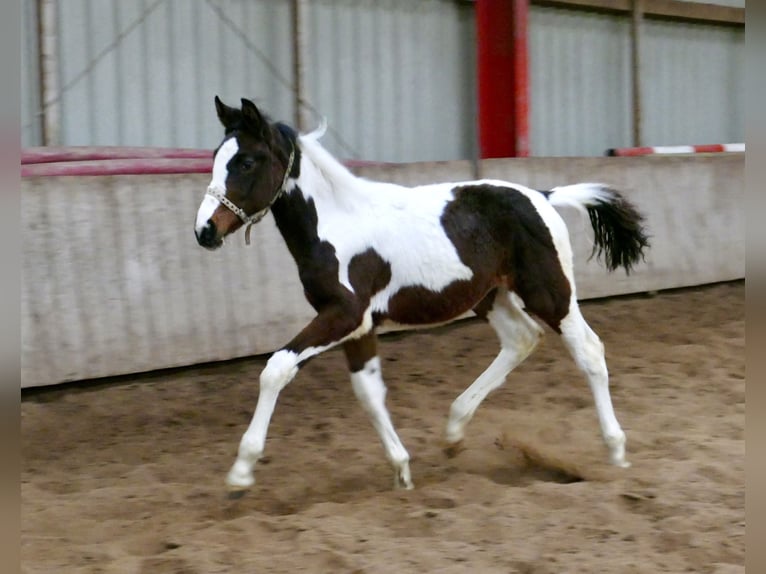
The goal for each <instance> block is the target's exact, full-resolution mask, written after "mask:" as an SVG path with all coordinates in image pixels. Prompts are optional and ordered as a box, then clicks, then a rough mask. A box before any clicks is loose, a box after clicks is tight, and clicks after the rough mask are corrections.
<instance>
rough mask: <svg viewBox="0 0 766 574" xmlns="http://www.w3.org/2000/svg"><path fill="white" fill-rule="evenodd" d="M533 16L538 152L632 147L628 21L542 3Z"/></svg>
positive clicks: (533, 120)
mask: <svg viewBox="0 0 766 574" xmlns="http://www.w3.org/2000/svg"><path fill="white" fill-rule="evenodd" d="M529 17H530V22H529V54H530V67H529V70H530V71H529V75H530V83H531V91H530V102H531V103H530V111H531V116H530V138H529V139H530V148H531V153H532V155H543V156H545V155H548V156H567V155H602V154H603V153H604V151H605V150H606V149H607V148H610V147H620V146H624V145H629V144H630V133H631V132H630V129H631V120H630V118H631V94H630V29H629V21H628V20H627V19H626V18H624V17H619V16H610V15H604V14H596V13H590V12H581V11H574V10H562V9H554V8H543V7H540V6H533V7H532V8H531V9H530V15H529Z"/></svg>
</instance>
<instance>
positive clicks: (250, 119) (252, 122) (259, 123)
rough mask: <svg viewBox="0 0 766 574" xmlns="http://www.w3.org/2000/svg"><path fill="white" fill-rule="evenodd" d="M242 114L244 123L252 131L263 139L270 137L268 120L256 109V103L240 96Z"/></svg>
mask: <svg viewBox="0 0 766 574" xmlns="http://www.w3.org/2000/svg"><path fill="white" fill-rule="evenodd" d="M242 115H243V116H244V118H245V123H246V124H247V126H248V127H249V128H250V129H251V130H252V131H254V132H255V133H257V134H260V135H261V137H262V138H263V139H264V140H268V139H269V138H270V136H271V128H270V127H269V122H268V121H266V119H265V118H264V117H263V115H262V114H261V112H260V111H258V108H257V107H256V105H255V104H254V103H253V102H252V101H250V100H248V99H247V98H242Z"/></svg>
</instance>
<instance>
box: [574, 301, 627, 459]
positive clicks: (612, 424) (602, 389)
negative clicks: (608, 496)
mask: <svg viewBox="0 0 766 574" xmlns="http://www.w3.org/2000/svg"><path fill="white" fill-rule="evenodd" d="M561 336H562V338H563V340H564V344H565V345H566V346H567V348H568V349H569V352H570V353H571V354H572V357H573V358H574V360H575V363H577V366H578V367H579V368H580V370H581V371H582V372H583V373H584V374H585V377H586V378H587V379H588V384H589V385H590V389H591V392H592V393H593V400H594V402H595V404H596V412H597V414H598V422H599V425H600V426H601V434H602V435H603V437H604V442H605V443H606V446H607V448H608V449H609V459H610V462H611V463H612V464H614V465H616V466H621V467H623V468H627V467H629V466H630V463H629V462H628V461H627V460H625V433H624V432H623V430H622V428H621V427H620V423H619V422H617V417H616V416H615V414H614V408H613V407H612V399H611V397H610V395H609V372H608V371H607V368H606V360H605V358H604V344H603V343H602V342H601V339H599V337H598V335H596V333H594V332H593V330H592V329H591V328H590V326H588V324H587V323H586V322H585V319H584V318H583V316H582V313H580V308H579V306H578V305H577V301H576V300H575V299H574V297H573V298H572V302H571V303H570V306H569V314H568V315H567V316H566V317H565V318H564V320H563V321H561Z"/></svg>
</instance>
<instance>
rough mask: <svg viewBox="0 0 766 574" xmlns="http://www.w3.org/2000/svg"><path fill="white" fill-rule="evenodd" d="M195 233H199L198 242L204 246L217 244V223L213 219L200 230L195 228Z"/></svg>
mask: <svg viewBox="0 0 766 574" xmlns="http://www.w3.org/2000/svg"><path fill="white" fill-rule="evenodd" d="M195 234H196V235H197V242H198V243H199V244H200V245H202V246H203V247H212V246H213V245H215V242H216V236H217V235H218V233H217V230H216V228H215V223H213V222H212V221H208V222H207V223H206V224H205V226H204V227H203V228H202V229H201V230H200V231H197V230H195Z"/></svg>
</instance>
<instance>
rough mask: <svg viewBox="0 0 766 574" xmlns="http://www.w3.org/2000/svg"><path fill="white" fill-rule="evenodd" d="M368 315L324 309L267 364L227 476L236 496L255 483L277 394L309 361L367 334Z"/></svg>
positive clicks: (340, 307)
mask: <svg viewBox="0 0 766 574" xmlns="http://www.w3.org/2000/svg"><path fill="white" fill-rule="evenodd" d="M371 328H372V320H371V318H370V316H369V314H368V315H365V316H360V315H359V314H358V313H357V314H355V313H353V312H349V309H348V305H335V306H330V307H328V308H325V309H323V310H321V311H320V312H319V314H318V315H317V316H316V317H315V318H314V319H313V320H312V321H311V322H310V323H309V324H308V325H307V326H306V327H305V328H304V329H303V330H302V331H301V332H300V333H299V334H298V335H297V336H296V337H295V338H294V339H293V340H292V341H290V342H289V343H288V344H287V345H285V346H284V347H283V348H282V349H280V350H279V351H276V352H275V353H274V354H273V355H272V356H271V358H269V360H268V362H267V363H266V368H265V369H263V371H262V372H261V376H260V391H259V394H258V403H257V405H256V407H255V413H254V414H253V418H252V420H251V421H250V426H248V428H247V431H245V434H244V435H243V436H242V440H241V441H240V443H239V451H238V453H237V459H236V461H235V462H234V465H233V466H232V467H231V470H230V471H229V474H228V475H227V476H226V485H227V486H228V488H229V490H230V492H231V493H232V494H233V495H234V496H236V495H241V494H243V493H244V491H246V490H247V489H249V488H250V487H251V486H253V484H255V477H254V476H253V470H254V468H255V463H256V462H257V461H258V459H259V458H261V456H263V449H264V445H265V443H266V433H267V432H268V427H269V422H270V421H271V415H272V414H273V413H274V407H275V406H276V404H277V398H278V397H279V393H280V392H281V391H282V389H284V388H285V387H286V386H287V385H288V383H290V381H292V380H293V379H294V378H295V375H296V374H297V373H298V370H299V369H300V367H301V365H302V364H304V363H305V362H306V361H307V360H308V359H310V358H311V357H314V356H316V355H318V354H319V353H322V352H323V351H326V350H328V349H330V348H332V347H334V346H336V345H338V344H339V343H342V342H343V341H345V340H348V339H351V338H354V337H358V336H361V335H363V334H365V333H367V332H369V331H370V329H371Z"/></svg>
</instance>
